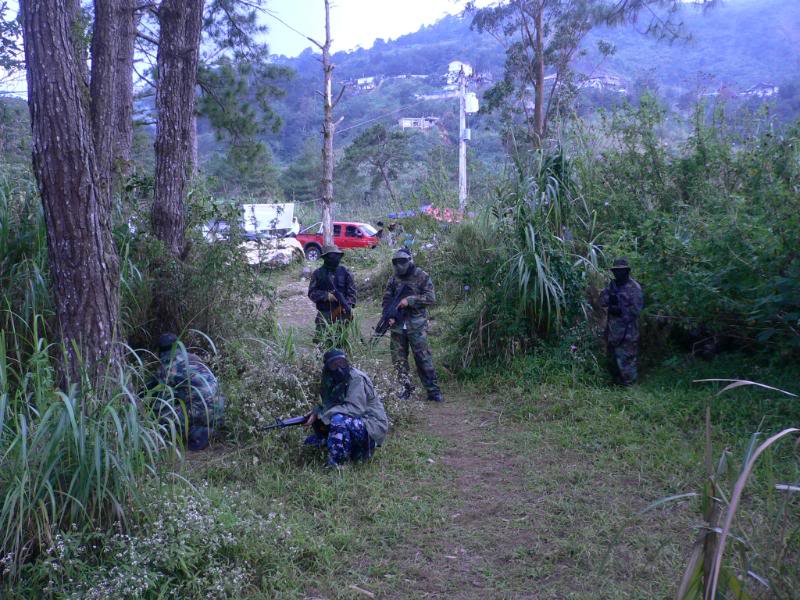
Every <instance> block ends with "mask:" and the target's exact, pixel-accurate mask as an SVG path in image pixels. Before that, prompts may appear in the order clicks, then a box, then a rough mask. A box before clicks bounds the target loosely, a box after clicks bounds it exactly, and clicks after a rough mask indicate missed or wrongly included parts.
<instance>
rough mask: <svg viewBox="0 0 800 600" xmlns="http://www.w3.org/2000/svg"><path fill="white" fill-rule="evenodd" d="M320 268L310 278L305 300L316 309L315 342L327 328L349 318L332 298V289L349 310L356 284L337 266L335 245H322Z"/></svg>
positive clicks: (351, 277)
mask: <svg viewBox="0 0 800 600" xmlns="http://www.w3.org/2000/svg"><path fill="white" fill-rule="evenodd" d="M321 256H322V260H323V265H322V266H321V267H320V268H319V269H317V270H316V271H314V273H313V274H312V275H311V281H309V283H308V297H309V299H310V300H311V301H312V302H313V303H314V304H315V305H316V307H317V318H316V320H315V321H314V322H315V324H316V334H315V336H314V341H315V343H320V342H321V341H322V340H323V337H324V333H325V330H326V328H327V327H328V325H330V324H331V323H334V322H336V321H339V320H342V319H349V318H350V317H351V314H350V313H348V312H346V311H345V310H343V308H344V307H342V305H341V304H340V303H339V300H338V299H337V298H336V294H335V293H334V290H333V288H334V287H335V288H336V290H337V291H338V292H339V293H340V294H341V295H342V297H343V298H344V299H345V301H346V302H347V304H348V305H349V308H350V309H351V310H352V309H353V308H355V306H356V284H355V281H354V280H353V276H352V275H351V274H350V271H348V270H347V269H346V268H345V267H343V266H341V265H340V264H339V263H340V261H341V260H342V256H343V254H342V251H341V250H339V248H338V247H336V246H325V247H324V248H323V249H322V255H321Z"/></svg>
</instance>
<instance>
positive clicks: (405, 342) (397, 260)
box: [383, 248, 443, 402]
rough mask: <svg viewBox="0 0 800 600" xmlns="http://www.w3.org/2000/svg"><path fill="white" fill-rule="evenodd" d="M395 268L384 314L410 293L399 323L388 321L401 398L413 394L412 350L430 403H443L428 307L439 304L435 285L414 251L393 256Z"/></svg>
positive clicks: (400, 307) (384, 301)
mask: <svg viewBox="0 0 800 600" xmlns="http://www.w3.org/2000/svg"><path fill="white" fill-rule="evenodd" d="M392 267H393V269H394V275H393V276H392V277H391V278H390V279H389V284H388V285H387V286H386V293H385V294H384V295H383V309H384V311H385V310H386V308H387V307H388V306H389V304H391V303H392V300H393V299H395V297H396V296H397V294H398V291H400V290H402V289H403V288H405V289H406V290H407V294H405V295H404V297H403V298H402V299H401V300H400V303H399V304H398V305H397V306H398V308H399V309H402V310H401V314H402V317H401V318H399V319H398V320H397V321H395V320H391V321H390V322H389V325H390V326H391V328H392V337H391V341H390V343H389V348H390V350H391V353H392V362H393V363H394V366H395V369H397V374H398V378H399V379H400V383H401V385H402V386H403V392H402V394H401V396H400V397H401V398H403V399H406V398H409V397H411V394H412V393H413V392H414V386H413V385H412V384H411V378H410V377H409V367H408V350H409V347H410V348H411V352H412V353H413V354H414V363H415V364H416V366H417V373H418V374H419V378H420V381H421V382H422V385H424V386H425V390H426V391H427V392H428V400H431V401H433V402H441V401H442V400H443V398H442V392H441V390H440V389H439V385H438V384H437V383H436V371H435V370H434V368H433V357H432V355H431V350H430V348H429V347H428V306H430V305H432V304H433V303H434V302H435V301H436V296H435V294H434V292H433V282H432V281H431V278H430V275H428V274H427V273H426V272H425V271H423V270H422V269H420V268H419V267H417V266H416V265H415V264H414V261H413V259H412V258H411V252H409V251H408V250H407V249H406V248H401V249H400V250H398V251H397V252H395V253H394V257H393V258H392Z"/></svg>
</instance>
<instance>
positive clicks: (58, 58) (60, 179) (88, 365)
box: [20, 0, 119, 386]
mask: <svg viewBox="0 0 800 600" xmlns="http://www.w3.org/2000/svg"><path fill="white" fill-rule="evenodd" d="M114 4H115V3H114V2H111V1H108V2H102V1H100V0H99V1H98V2H97V5H98V13H97V17H98V22H97V23H96V29H95V38H94V42H93V61H92V62H93V72H94V73H95V76H96V77H97V80H96V85H93V86H92V89H96V90H98V93H106V91H107V90H108V89H110V88H113V77H114V70H113V69H108V68H107V60H108V58H109V56H108V55H107V54H106V53H108V52H111V51H113V48H114V46H115V42H114V39H113V35H112V32H113V30H114V27H115V24H114V18H113V8H114ZM20 8H21V18H22V25H23V33H24V44H25V61H26V66H27V78H28V106H29V108H30V113H31V127H32V133H33V166H34V172H35V174H36V179H37V182H38V185H39V191H40V194H41V197H42V206H43V209H44V218H45V224H46V226H47V249H48V259H49V271H50V278H51V289H52V295H53V302H54V304H55V309H56V323H55V327H54V330H53V331H51V334H52V335H54V336H55V337H56V338H57V340H58V341H60V342H61V343H62V344H63V348H64V354H63V355H62V354H61V353H60V352H56V353H55V354H56V360H58V361H59V362H58V363H57V364H58V368H59V371H60V372H59V374H60V376H61V385H62V386H66V385H67V383H69V382H80V375H81V368H82V367H83V368H84V369H86V373H87V374H88V375H89V377H90V379H91V380H92V381H93V382H94V383H99V382H100V380H101V379H102V377H103V376H104V374H105V373H106V372H107V371H108V369H109V368H110V367H113V365H114V364H115V362H116V361H117V359H118V357H119V350H118V347H117V346H116V344H115V339H116V335H117V325H118V316H119V263H118V258H117V254H116V251H115V248H114V243H113V240H112V238H111V228H110V215H109V207H110V205H111V199H110V191H109V189H108V186H107V185H105V183H106V181H107V176H108V174H107V173H103V172H101V169H102V165H103V164H104V162H103V161H98V160H97V156H96V153H95V137H97V138H98V140H99V143H100V144H103V143H105V142H106V140H105V137H104V135H103V132H101V131H99V130H98V129H96V128H93V127H92V122H91V118H90V111H91V112H93V113H94V114H95V115H96V116H97V118H98V119H99V120H100V121H104V120H106V119H107V117H108V113H109V110H111V109H112V108H113V103H108V102H106V99H100V98H98V99H95V100H94V101H93V102H92V106H91V109H90V106H89V88H88V87H87V81H86V63H85V60H84V58H85V57H84V54H83V50H82V48H81V42H80V41H79V40H78V36H79V35H80V31H81V30H80V27H79V25H78V22H77V19H78V15H79V12H78V9H79V4H78V2H76V1H74V0H22V2H21V3H20ZM109 36H110V37H109Z"/></svg>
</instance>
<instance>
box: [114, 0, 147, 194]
mask: <svg viewBox="0 0 800 600" xmlns="http://www.w3.org/2000/svg"><path fill="white" fill-rule="evenodd" d="M136 7H137V2H136V0H120V7H119V11H120V14H119V32H118V39H119V45H118V47H117V56H116V69H117V82H116V86H115V99H114V108H115V111H116V116H115V118H114V122H113V123H112V127H113V128H114V151H113V155H112V156H113V169H114V174H115V176H116V177H117V179H119V180H123V179H126V178H127V177H129V176H130V174H131V170H132V162H131V157H132V154H133V76H132V75H133V58H134V44H135V42H136V30H137V28H138V26H139V19H140V17H141V15H140V13H139V12H138V11H137V10H136Z"/></svg>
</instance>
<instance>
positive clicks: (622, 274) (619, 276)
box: [612, 269, 631, 287]
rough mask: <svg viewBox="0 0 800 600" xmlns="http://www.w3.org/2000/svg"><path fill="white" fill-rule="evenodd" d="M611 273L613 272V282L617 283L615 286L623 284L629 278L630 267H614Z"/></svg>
mask: <svg viewBox="0 0 800 600" xmlns="http://www.w3.org/2000/svg"><path fill="white" fill-rule="evenodd" d="M612 273H614V282H615V283H616V284H617V287H619V286H623V285H625V284H626V283H628V280H629V279H630V278H631V270H630V269H614V270H613V271H612Z"/></svg>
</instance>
